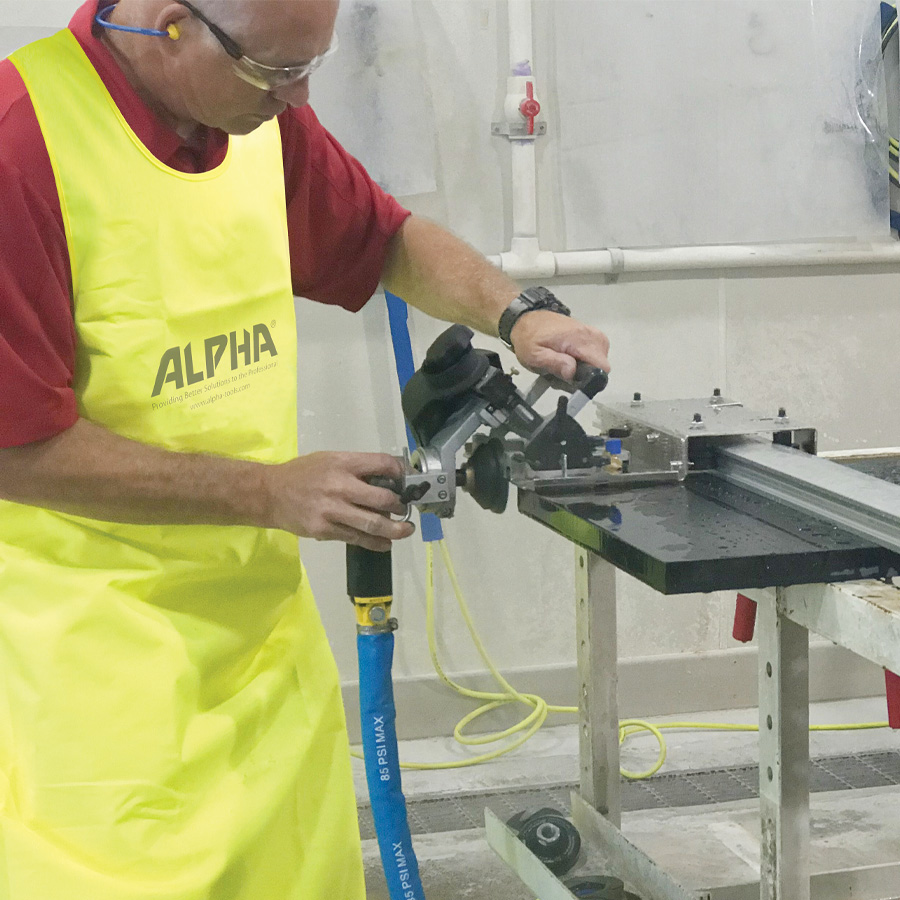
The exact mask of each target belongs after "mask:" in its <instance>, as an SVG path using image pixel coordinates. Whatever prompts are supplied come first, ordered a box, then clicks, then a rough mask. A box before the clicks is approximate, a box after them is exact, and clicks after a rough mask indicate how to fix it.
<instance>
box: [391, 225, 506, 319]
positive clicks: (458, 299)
mask: <svg viewBox="0 0 900 900" xmlns="http://www.w3.org/2000/svg"><path fill="white" fill-rule="evenodd" d="M382 281H383V283H384V285H385V287H386V288H387V289H388V290H389V291H391V292H393V293H395V294H397V296H399V297H402V298H403V299H404V300H405V301H406V302H407V303H408V304H410V306H414V307H416V308H417V309H420V310H422V312H424V313H427V314H428V315H430V316H434V318H436V319H444V320H446V321H448V322H459V323H461V324H463V325H468V326H470V327H471V328H474V329H475V330H477V331H480V332H482V333H483V334H489V335H492V336H496V335H497V323H498V322H499V321H500V315H501V313H502V312H503V310H505V309H506V307H507V306H509V304H510V302H511V301H512V300H513V299H515V297H517V296H518V294H519V290H520V288H519V287H518V285H517V284H516V283H515V282H514V281H512V280H511V279H510V278H508V277H507V276H506V275H504V274H503V272H501V271H500V270H499V269H498V268H496V267H495V266H492V265H491V264H490V263H489V262H488V261H487V260H486V259H485V258H484V257H483V256H482V255H481V254H480V253H478V252H477V251H476V250H474V249H473V248H472V247H470V246H469V245H468V244H466V243H464V242H463V241H461V240H459V239H458V238H456V237H454V236H453V235H452V234H450V233H449V232H447V231H445V230H444V229H443V228H440V227H439V226H437V225H435V224H433V223H432V222H429V221H428V220H427V219H421V218H419V217H418V216H410V217H409V218H408V219H407V220H406V222H404V224H403V226H402V227H401V229H400V231H398V232H397V234H396V235H395V236H394V239H393V243H392V246H391V252H390V256H389V258H388V261H387V264H386V266H385V270H384V273H383V277H382Z"/></svg>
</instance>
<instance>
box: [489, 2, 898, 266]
mask: <svg viewBox="0 0 900 900" xmlns="http://www.w3.org/2000/svg"><path fill="white" fill-rule="evenodd" d="M507 9H508V18H509V65H510V69H511V70H512V69H513V68H514V67H515V66H517V65H518V64H519V63H522V62H525V61H526V60H527V61H529V62H530V61H531V60H532V58H533V54H534V46H533V18H532V15H533V9H532V0H508V3H507ZM511 145H512V146H511V151H512V216H513V238H512V246H511V247H510V250H509V252H507V253H503V254H501V255H500V256H493V257H490V261H491V262H492V263H494V265H496V266H499V267H500V268H501V269H503V271H504V272H506V273H507V274H508V275H509V276H510V277H512V278H520V279H544V278H554V277H556V278H562V277H565V276H573V275H607V276H609V275H620V274H622V275H624V274H630V275H634V274H640V273H666V272H688V271H709V270H720V269H760V268H779V267H781V268H788V267H796V266H826V267H827V266H865V265H896V264H898V263H900V244H898V243H896V242H893V241H884V242H883V243H874V244H873V243H852V244H837V243H820V244H811V243H810V244H755V245H754V244H749V245H748V244H745V245H737V244H734V245H730V244H729V245H722V246H704V247H661V248H658V249H653V250H622V249H619V248H615V247H612V248H608V249H603V250H573V251H563V252H556V253H554V252H552V251H548V250H541V248H540V245H539V243H538V239H537V168H536V165H535V147H534V145H535V142H534V141H533V140H525V141H515V140H514V141H511Z"/></svg>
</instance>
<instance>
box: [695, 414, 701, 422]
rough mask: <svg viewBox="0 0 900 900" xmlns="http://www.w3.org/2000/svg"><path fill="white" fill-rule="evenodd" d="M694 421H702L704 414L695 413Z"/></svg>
mask: <svg viewBox="0 0 900 900" xmlns="http://www.w3.org/2000/svg"><path fill="white" fill-rule="evenodd" d="M694 421H695V422H702V421H703V416H701V415H700V413H694Z"/></svg>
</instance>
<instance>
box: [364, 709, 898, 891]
mask: <svg viewBox="0 0 900 900" xmlns="http://www.w3.org/2000/svg"><path fill="white" fill-rule="evenodd" d="M681 718H689V719H690V720H692V721H716V722H735V723H755V721H756V710H729V711H724V712H723V711H717V712H709V713H697V714H691V715H690V716H688V717H671V719H670V720H676V719H681ZM810 718H811V721H812V722H813V723H826V722H827V723H847V722H864V721H865V722H868V721H881V720H884V719H886V710H885V703H884V698H883V697H878V698H871V699H865V700H855V701H844V702H839V703H820V704H815V705H814V706H813V707H812V709H811V712H810ZM660 721H666V719H665V718H662V719H654V722H660ZM666 741H667V745H668V751H669V752H668V759H667V762H666V765H665V768H664V769H663V771H664V772H674V771H678V770H692V769H706V768H715V767H721V766H735V765H745V764H749V763H752V762H754V761H755V760H756V735H755V734H753V733H746V732H743V733H742V732H714V733H710V732H669V733H667V734H666ZM897 749H900V733H898V732H891V731H889V730H887V729H882V730H876V731H846V732H813V733H812V734H811V736H810V752H811V754H812V756H814V757H816V756H838V755H842V754H850V753H858V752H868V751H874V750H897ZM467 753H468V751H466V750H464V749H463V748H461V747H459V746H458V745H456V744H455V742H454V741H453V740H452V739H433V740H426V741H408V742H404V744H403V745H402V747H401V758H402V759H405V760H415V761H420V762H429V761H437V760H446V759H455V758H463V757H465V756H466V755H467ZM577 754H578V735H577V729H576V727H575V726H574V725H563V726H557V727H552V728H545V729H543V730H542V731H541V732H539V733H538V734H537V735H535V736H534V738H532V740H531V741H529V742H528V743H527V744H526V745H525V746H524V747H522V748H520V749H519V750H518V751H516V752H515V753H513V754H510V755H509V756H507V757H503V758H502V759H501V760H498V761H495V762H492V763H489V764H487V765H484V766H476V767H473V768H470V769H457V770H446V771H435V772H422V771H411V770H407V771H405V772H404V775H403V786H404V792H405V793H406V795H407V798H408V799H414V798H415V797H417V796H422V795H426V794H427V795H428V796H435V795H440V794H453V793H456V792H461V791H480V790H484V791H497V790H503V789H507V788H515V787H534V786H538V785H540V784H542V783H547V784H550V783H559V782H561V781H565V780H568V779H571V780H573V781H574V780H575V779H577V772H578V755H577ZM656 755H657V744H656V741H655V740H654V739H653V738H652V737H650V736H647V737H637V738H634V739H632V740H629V742H628V743H627V744H626V746H625V747H624V748H623V751H622V764H623V766H625V767H626V768H629V769H632V770H640V769H644V768H647V767H648V766H649V765H650V764H652V762H653V761H654V760H655V759H656ZM356 778H357V795H358V797H360V798H365V797H366V796H367V792H366V787H365V775H364V772H363V767H362V764H361V763H358V764H356ZM811 805H812V810H811V818H812V829H811V830H812V848H811V853H812V870H813V872H817V871H835V870H838V869H843V868H849V867H856V866H861V865H874V864H877V863H886V862H900V787H888V788H872V789H866V790H857V791H840V792H835V793H827V794H825V793H820V794H814V795H813V797H812V804H811ZM757 816H758V814H757V804H756V802H755V801H747V802H744V801H740V802H736V803H727V804H718V805H716V806H706V807H691V808H685V809H680V810H673V809H659V810H643V811H640V812H632V813H626V814H625V815H624V816H623V831H624V833H625V834H626V836H627V837H628V838H629V839H630V840H632V841H633V842H634V843H636V844H637V845H638V846H640V847H641V848H642V849H643V850H644V851H645V852H647V853H648V854H650V856H651V857H653V858H654V859H656V860H657V861H658V862H659V863H660V864H661V865H663V867H664V868H666V869H668V870H669V871H670V872H671V873H672V874H673V875H675V876H676V877H677V878H678V880H680V881H681V882H682V883H683V884H685V885H686V886H688V887H692V886H696V887H700V886H705V887H715V886H718V885H726V884H741V883H745V882H748V881H751V880H753V879H754V878H758V861H759V824H758V817H757ZM414 843H415V846H416V852H417V855H418V859H419V866H420V870H421V873H422V880H423V885H424V888H425V892H426V896H427V898H428V900H480V898H484V900H535V898H534V894H532V893H531V892H530V891H529V890H528V889H527V888H526V887H525V886H524V885H523V884H522V883H521V882H520V881H519V879H518V878H517V877H516V876H515V875H514V874H513V873H512V872H510V871H509V870H508V869H507V867H506V866H505V864H504V863H503V862H502V861H501V860H500V859H499V858H498V857H496V856H495V855H494V853H493V851H492V850H491V849H490V848H489V847H488V845H487V843H486V841H485V838H484V832H483V830H482V829H472V830H470V831H457V832H444V833H439V834H433V835H423V836H417V837H415V838H414ZM363 853H364V859H365V862H366V884H367V888H368V896H369V900H388V895H387V889H386V886H385V882H384V876H383V875H382V872H381V864H380V860H379V856H378V848H377V845H376V842H375V841H374V840H372V841H364V842H363ZM898 894H900V892H898ZM814 900H819V898H817V897H815V898H814ZM822 900H826V897H825V896H823V897H822ZM827 900H844V898H842V897H837V896H835V895H833V894H831V893H829V894H828V895H827Z"/></svg>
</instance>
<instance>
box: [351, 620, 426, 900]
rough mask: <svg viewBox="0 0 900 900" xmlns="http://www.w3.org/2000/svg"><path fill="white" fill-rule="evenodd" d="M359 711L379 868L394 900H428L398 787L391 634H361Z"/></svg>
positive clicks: (398, 774) (404, 805) (398, 767)
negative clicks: (376, 839)
mask: <svg viewBox="0 0 900 900" xmlns="http://www.w3.org/2000/svg"><path fill="white" fill-rule="evenodd" d="M356 649H357V652H358V653H359V707H360V720H361V724H362V742H363V751H364V753H365V758H366V781H367V782H368V784H369V800H370V802H371V804H372V818H373V819H374V821H375V832H376V834H377V835H378V848H379V850H380V851H381V864H382V866H383V867H384V877H385V879H386V880H387V885H388V893H389V895H390V897H391V900H424V898H425V892H424V890H423V889H422V881H421V879H420V878H419V864H418V862H417V860H416V854H415V851H414V850H413V846H412V838H411V837H410V833H409V821H408V819H407V814H406V798H405V797H404V796H403V789H402V788H401V785H400V757H399V753H398V751H397V729H396V724H395V723H396V711H395V708H394V686H393V683H392V682H391V664H392V662H393V658H394V635H393V633H392V632H390V631H387V632H382V633H377V634H359V635H357V638H356Z"/></svg>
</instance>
